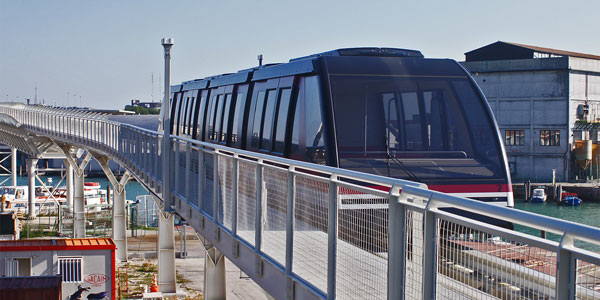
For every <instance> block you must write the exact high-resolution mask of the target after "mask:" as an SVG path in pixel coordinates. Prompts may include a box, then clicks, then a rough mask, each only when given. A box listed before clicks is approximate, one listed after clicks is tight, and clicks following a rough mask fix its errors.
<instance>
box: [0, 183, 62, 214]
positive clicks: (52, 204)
mask: <svg viewBox="0 0 600 300" xmlns="http://www.w3.org/2000/svg"><path fill="white" fill-rule="evenodd" d="M2 195H4V197H5V199H6V206H7V207H6V209H7V210H9V211H15V212H17V213H22V214H27V213H29V189H28V187H27V186H4V187H0V196H2ZM65 201H66V198H64V197H62V198H61V197H56V196H55V197H51V196H48V195H46V194H44V193H41V192H40V191H39V190H38V191H36V195H35V197H34V199H33V205H34V209H33V211H34V213H35V214H52V213H56V212H58V205H63V204H64V203H65Z"/></svg>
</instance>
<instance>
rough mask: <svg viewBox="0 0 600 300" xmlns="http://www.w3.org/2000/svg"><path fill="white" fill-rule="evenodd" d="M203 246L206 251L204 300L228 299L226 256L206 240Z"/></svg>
mask: <svg viewBox="0 0 600 300" xmlns="http://www.w3.org/2000/svg"><path fill="white" fill-rule="evenodd" d="M203 244H204V250H205V257H204V299H205V300H220V299H226V298H227V292H226V291H227V289H226V287H227V284H226V282H227V281H226V277H225V274H226V273H225V256H224V255H223V253H221V251H219V250H218V249H217V248H215V247H214V246H213V245H212V244H211V243H210V242H209V241H207V240H206V239H205V240H204V241H203Z"/></svg>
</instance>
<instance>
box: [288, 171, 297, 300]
mask: <svg viewBox="0 0 600 300" xmlns="http://www.w3.org/2000/svg"><path fill="white" fill-rule="evenodd" d="M294 171H295V168H294V167H293V166H290V167H289V169H288V174H287V175H288V176H287V203H286V218H287V224H286V227H285V231H286V235H285V278H286V280H285V281H286V282H285V298H286V299H289V300H292V299H294V281H293V280H292V265H293V263H294V211H295V210H294V203H295V202H294V199H295V198H296V194H295V193H296V174H295V173H294Z"/></svg>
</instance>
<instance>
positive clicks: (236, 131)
mask: <svg viewBox="0 0 600 300" xmlns="http://www.w3.org/2000/svg"><path fill="white" fill-rule="evenodd" d="M245 92H247V91H244V92H239V93H237V96H236V97H235V98H236V100H235V111H234V114H233V124H232V125H231V144H232V145H237V146H240V144H239V143H240V142H241V141H242V136H241V133H242V131H243V130H242V129H241V128H240V124H244V123H243V120H242V118H243V117H244V109H245V107H246V93H245Z"/></svg>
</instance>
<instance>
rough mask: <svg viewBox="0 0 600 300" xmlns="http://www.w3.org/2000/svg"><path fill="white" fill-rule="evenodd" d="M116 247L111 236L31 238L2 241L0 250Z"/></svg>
mask: <svg viewBox="0 0 600 300" xmlns="http://www.w3.org/2000/svg"><path fill="white" fill-rule="evenodd" d="M96 246H97V247H114V246H115V242H114V241H113V240H112V239H111V238H86V239H31V240H18V241H0V251H10V248H40V250H43V249H44V248H68V247H91V248H93V247H96Z"/></svg>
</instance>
